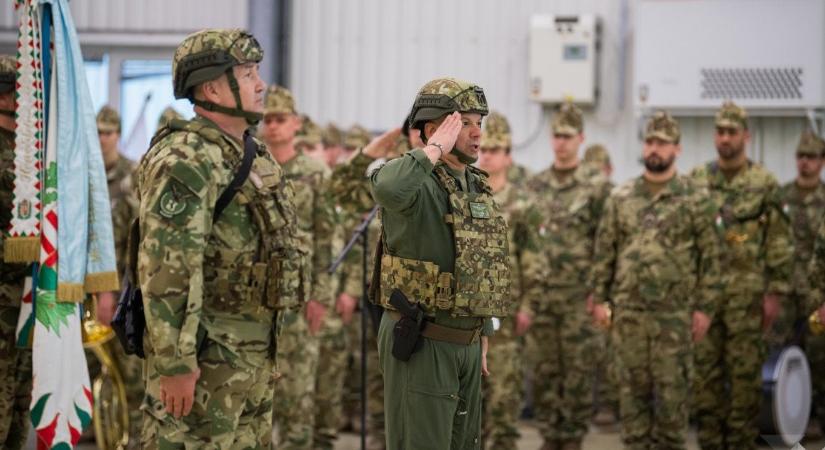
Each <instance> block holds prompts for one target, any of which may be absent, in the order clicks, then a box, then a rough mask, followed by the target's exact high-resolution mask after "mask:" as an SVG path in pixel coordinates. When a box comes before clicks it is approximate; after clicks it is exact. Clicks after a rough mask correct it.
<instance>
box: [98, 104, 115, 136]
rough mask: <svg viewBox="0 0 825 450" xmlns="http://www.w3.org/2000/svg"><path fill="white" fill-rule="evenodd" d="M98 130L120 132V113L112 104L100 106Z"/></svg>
mask: <svg viewBox="0 0 825 450" xmlns="http://www.w3.org/2000/svg"><path fill="white" fill-rule="evenodd" d="M97 130H98V131H101V132H104V133H110V132H118V133H120V114H118V113H117V111H115V109H114V108H112V107H110V106H104V107H102V108H100V111H98V113H97Z"/></svg>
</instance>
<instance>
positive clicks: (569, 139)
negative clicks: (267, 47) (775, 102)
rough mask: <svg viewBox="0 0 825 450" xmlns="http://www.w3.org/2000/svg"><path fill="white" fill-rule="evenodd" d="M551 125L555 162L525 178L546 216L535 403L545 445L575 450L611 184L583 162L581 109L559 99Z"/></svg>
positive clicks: (534, 262) (534, 301)
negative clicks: (594, 260) (596, 263)
mask: <svg viewBox="0 0 825 450" xmlns="http://www.w3.org/2000/svg"><path fill="white" fill-rule="evenodd" d="M551 129H552V133H553V152H554V153H555V160H554V161H553V165H552V166H551V167H550V168H549V169H546V170H545V171H543V172H541V173H539V174H537V175H535V176H534V177H533V178H532V179H530V180H529V181H528V182H527V189H528V190H529V191H530V192H531V194H533V195H532V197H533V199H532V205H531V207H532V208H533V209H536V210H540V211H546V214H545V216H546V217H545V218H544V221H543V223H540V224H537V228H538V229H537V230H536V231H537V234H538V237H537V240H538V242H537V246H538V251H536V252H535V254H533V253H531V254H530V255H527V256H525V261H524V265H525V268H524V280H525V285H526V291H525V295H526V296H528V301H529V302H530V304H531V310H532V311H534V312H535V323H534V324H533V327H532V328H531V329H530V334H531V341H532V342H533V343H534V345H535V346H537V348H536V349H535V350H539V349H540V351H541V353H540V354H539V355H537V356H535V361H536V367H535V385H534V396H535V400H534V403H535V406H534V407H535V410H536V421H537V422H538V426H539V430H540V432H541V435H542V438H543V439H544V446H543V447H542V449H544V450H550V449H563V450H573V449H578V448H581V441H582V438H583V437H584V435H585V433H586V432H587V427H588V423H589V420H590V416H591V414H592V409H591V405H592V392H591V391H592V386H593V380H592V379H593V368H594V365H593V359H592V352H593V351H595V350H596V348H595V344H596V342H595V341H594V336H595V332H594V329H593V327H592V326H591V324H590V319H589V316H588V314H587V310H586V300H587V294H588V292H587V287H586V285H585V281H586V279H587V278H586V277H587V272H588V270H589V269H590V261H591V257H592V255H593V242H594V239H595V237H596V228H597V227H598V224H599V218H600V217H601V213H602V207H603V206H604V201H605V199H606V198H607V195H608V193H609V187H608V185H607V183H606V181H605V180H604V179H603V178H601V177H596V178H594V177H593V174H592V170H591V169H590V168H588V167H586V166H585V165H583V164H580V161H579V156H578V151H579V146H580V145H581V143H582V141H583V140H584V134H583V123H582V114H581V111H580V110H579V109H578V108H577V107H575V106H574V105H572V104H570V103H567V104H563V105H561V107H560V108H559V111H558V113H557V114H556V115H555V117H554V118H553V122H552V125H551ZM548 349H549V351H548Z"/></svg>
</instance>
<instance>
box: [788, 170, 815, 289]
mask: <svg viewBox="0 0 825 450" xmlns="http://www.w3.org/2000/svg"><path fill="white" fill-rule="evenodd" d="M779 201H780V204H781V205H782V212H783V213H785V215H786V216H788V218H789V219H790V221H791V229H792V231H793V237H794V257H793V261H794V271H793V278H792V283H791V286H792V289H793V290H794V291H796V292H798V293H800V294H804V293H805V292H806V291H807V290H808V284H809V282H808V265H809V264H810V262H811V257H812V256H813V250H814V240H815V239H816V232H817V230H818V229H819V223H820V220H821V219H822V214H823V213H825V185H823V184H822V183H820V184H819V186H817V188H816V190H814V191H813V192H811V193H810V194H809V195H804V196H803V193H802V192H801V191H800V190H799V188H798V187H797V185H796V182H795V181H791V182H790V183H787V184H785V185H784V186H782V187H781V188H780V189H779Z"/></svg>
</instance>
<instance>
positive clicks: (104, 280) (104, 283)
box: [84, 272, 120, 294]
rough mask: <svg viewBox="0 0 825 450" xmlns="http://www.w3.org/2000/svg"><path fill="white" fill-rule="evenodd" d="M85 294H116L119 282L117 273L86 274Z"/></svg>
mask: <svg viewBox="0 0 825 450" xmlns="http://www.w3.org/2000/svg"><path fill="white" fill-rule="evenodd" d="M84 287H85V289H86V292H88V293H90V294H91V293H93V292H109V291H113V292H117V291H119V290H120V281H119V280H118V277H117V272H99V273H88V274H86V282H85V283H84Z"/></svg>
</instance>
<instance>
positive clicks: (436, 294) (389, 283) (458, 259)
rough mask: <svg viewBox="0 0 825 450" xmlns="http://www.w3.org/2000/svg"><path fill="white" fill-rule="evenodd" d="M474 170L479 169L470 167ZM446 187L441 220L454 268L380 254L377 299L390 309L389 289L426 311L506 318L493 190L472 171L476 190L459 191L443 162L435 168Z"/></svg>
mask: <svg viewBox="0 0 825 450" xmlns="http://www.w3.org/2000/svg"><path fill="white" fill-rule="evenodd" d="M467 170H471V171H473V172H474V173H475V171H476V170H477V169H475V168H471V167H468V168H467ZM433 172H434V174H435V175H436V177H437V178H438V181H439V185H440V186H441V187H442V188H443V189H444V190H445V191H447V194H448V197H449V201H448V202H449V205H448V210H449V213H448V214H447V215H446V216H445V217H444V222H445V223H446V224H447V225H448V226H449V227H450V228H451V229H452V231H453V241H454V243H455V269H454V271H453V272H452V273H448V272H440V271H439V268H438V266H437V265H436V264H434V263H432V262H429V261H420V260H413V259H406V258H400V257H397V256H392V255H387V254H384V255H382V257H381V276H380V283H381V295H380V303H381V304H382V306H384V307H385V308H388V309H393V308H392V307H391V306H390V305H389V296H390V294H391V293H392V291H393V289H400V290H401V291H402V292H404V293H405V294H406V295H407V296H409V297H410V299H411V301H414V302H419V303H421V304H423V305H424V306H425V307H426V308H427V310H428V311H433V310H434V309H441V310H446V311H449V312H450V314H452V315H454V316H471V317H491V316H497V317H504V316H507V315H510V314H511V312H512V311H511V309H512V308H511V305H512V304H513V303H512V302H511V301H510V266H509V259H508V258H509V248H508V239H507V224H506V222H505V220H504V217H502V215H501V213H500V212H499V211H498V207H497V206H496V205H495V203H494V201H493V195H492V190H491V189H490V187H489V185H487V183H486V182H484V181H483V178H481V175H480V172H479V173H476V174H477V177H476V181H475V183H476V187H477V190H478V191H479V192H465V191H462V190H461V188H460V186H459V184H458V182H457V181H456V179H455V178H454V177H453V176H451V175H450V174H449V173H447V170H446V168H445V166H444V165H443V164H438V165H436V167H435V169H433Z"/></svg>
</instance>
